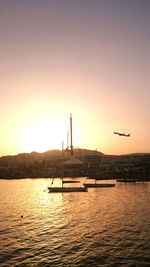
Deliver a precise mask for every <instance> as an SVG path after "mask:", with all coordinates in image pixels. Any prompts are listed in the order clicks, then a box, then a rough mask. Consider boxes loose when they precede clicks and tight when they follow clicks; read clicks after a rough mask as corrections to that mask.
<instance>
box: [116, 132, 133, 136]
mask: <svg viewBox="0 0 150 267" xmlns="http://www.w3.org/2000/svg"><path fill="white" fill-rule="evenodd" d="M114 134H118V135H119V136H126V137H129V136H130V133H129V134H125V133H118V132H114Z"/></svg>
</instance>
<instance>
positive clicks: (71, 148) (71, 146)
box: [70, 114, 73, 156]
mask: <svg viewBox="0 0 150 267" xmlns="http://www.w3.org/2000/svg"><path fill="white" fill-rule="evenodd" d="M70 150H71V156H73V143H72V114H70Z"/></svg>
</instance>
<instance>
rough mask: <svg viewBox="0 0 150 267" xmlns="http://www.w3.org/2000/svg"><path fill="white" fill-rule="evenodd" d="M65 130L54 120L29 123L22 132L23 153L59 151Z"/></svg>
mask: <svg viewBox="0 0 150 267" xmlns="http://www.w3.org/2000/svg"><path fill="white" fill-rule="evenodd" d="M64 132H65V129H64V127H62V123H61V122H60V121H59V122H58V121H55V120H51V121H49V120H41V121H34V122H31V123H30V124H28V125H27V126H26V128H24V129H23V131H22V149H23V151H24V152H32V151H37V152H45V151H47V150H51V149H61V145H62V140H63V137H64Z"/></svg>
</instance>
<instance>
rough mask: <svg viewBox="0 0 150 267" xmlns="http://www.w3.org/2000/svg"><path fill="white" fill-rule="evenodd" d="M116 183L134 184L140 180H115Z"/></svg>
mask: <svg viewBox="0 0 150 267" xmlns="http://www.w3.org/2000/svg"><path fill="white" fill-rule="evenodd" d="M117 182H118V183H136V182H140V179H125V178H124V179H117Z"/></svg>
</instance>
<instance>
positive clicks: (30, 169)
mask: <svg viewBox="0 0 150 267" xmlns="http://www.w3.org/2000/svg"><path fill="white" fill-rule="evenodd" d="M70 158H72V159H75V160H76V162H75V164H74V163H72V162H71V161H70V162H69V160H70ZM67 162H68V164H67ZM62 175H63V177H94V178H98V179H139V180H142V181H150V153H138V154H136V153H135V154H128V155H119V156H118V155H105V154H103V153H101V152H98V151H95V150H86V149H74V150H73V155H72V156H71V155H70V151H69V150H64V151H60V150H50V151H47V152H44V153H37V152H32V153H22V154H18V155H14V156H3V157H0V179H20V178H55V177H62Z"/></svg>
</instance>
